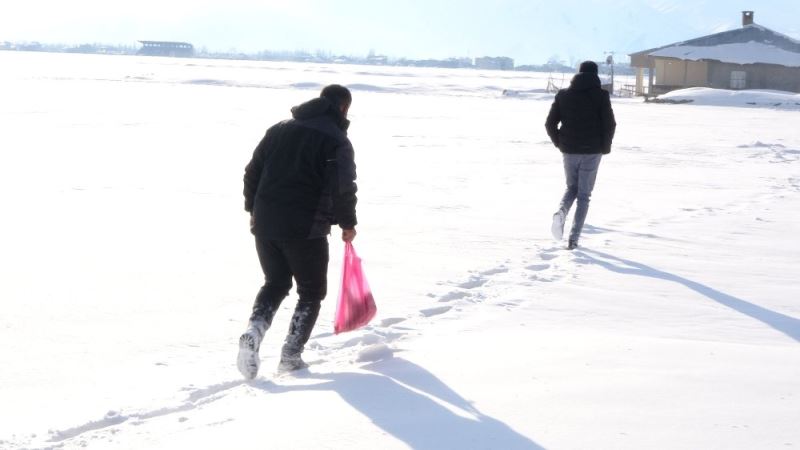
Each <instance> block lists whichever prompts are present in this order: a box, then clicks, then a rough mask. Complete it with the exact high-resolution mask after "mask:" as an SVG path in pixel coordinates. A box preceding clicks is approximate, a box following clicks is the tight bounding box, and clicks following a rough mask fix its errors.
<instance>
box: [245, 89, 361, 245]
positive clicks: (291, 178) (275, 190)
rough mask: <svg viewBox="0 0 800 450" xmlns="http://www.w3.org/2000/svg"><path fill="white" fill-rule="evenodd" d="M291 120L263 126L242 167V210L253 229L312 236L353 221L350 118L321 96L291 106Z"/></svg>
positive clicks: (273, 235)
mask: <svg viewBox="0 0 800 450" xmlns="http://www.w3.org/2000/svg"><path fill="white" fill-rule="evenodd" d="M292 116H293V118H292V119H289V120H286V121H283V122H280V123H277V124H275V125H274V126H272V127H271V128H270V129H269V130H267V133H266V135H265V136H264V138H263V139H262V140H261V142H260V143H259V144H258V147H256V149H255V151H254V152H253V158H252V160H250V163H249V164H247V167H246V168H245V172H244V199H245V200H244V209H245V210H246V211H248V212H250V213H251V214H252V215H253V219H254V226H253V229H252V231H253V234H255V235H257V236H259V237H262V238H265V239H312V238H318V237H323V236H327V235H328V234H330V231H331V225H332V224H336V223H338V224H339V225H340V226H341V227H342V228H343V229H351V228H353V227H355V225H356V223H357V222H356V190H357V188H356V183H355V179H356V165H355V162H354V160H353V146H352V144H351V143H350V140H349V139H348V138H347V127H348V126H349V124H350V122H349V121H347V119H345V118H344V116H343V115H342V113H341V112H340V111H339V110H338V109H337V108H336V107H335V106H334V105H333V104H331V102H330V101H328V100H327V99H325V98H315V99H313V100H311V101H308V102H306V103H303V104H302V105H299V106H295V107H294V108H292Z"/></svg>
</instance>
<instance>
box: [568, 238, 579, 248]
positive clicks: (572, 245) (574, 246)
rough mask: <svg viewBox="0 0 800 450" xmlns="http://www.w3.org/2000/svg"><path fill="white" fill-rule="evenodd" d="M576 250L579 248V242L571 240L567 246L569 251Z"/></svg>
mask: <svg viewBox="0 0 800 450" xmlns="http://www.w3.org/2000/svg"><path fill="white" fill-rule="evenodd" d="M576 248H578V241H573V240H570V241H569V243H568V244H567V250H575V249H576Z"/></svg>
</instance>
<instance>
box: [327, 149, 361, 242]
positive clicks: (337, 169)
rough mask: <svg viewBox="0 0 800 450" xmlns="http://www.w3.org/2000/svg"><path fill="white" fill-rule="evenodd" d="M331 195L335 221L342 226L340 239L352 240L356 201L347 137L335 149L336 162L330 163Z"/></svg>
mask: <svg viewBox="0 0 800 450" xmlns="http://www.w3.org/2000/svg"><path fill="white" fill-rule="evenodd" d="M331 168H332V170H333V173H332V174H331V177H330V179H331V184H332V185H331V196H332V197H333V215H334V218H335V219H336V223H338V224H339V226H340V227H341V228H342V240H345V241H352V240H353V238H355V235H356V231H355V227H356V224H357V223H358V220H357V219H356V203H357V202H358V198H357V197H356V192H357V191H358V187H357V186H356V163H355V159H354V151H353V146H352V144H350V141H349V140H348V139H345V140H344V141H343V142H342V144H341V145H340V146H339V147H338V148H337V149H336V162H335V164H332V165H331Z"/></svg>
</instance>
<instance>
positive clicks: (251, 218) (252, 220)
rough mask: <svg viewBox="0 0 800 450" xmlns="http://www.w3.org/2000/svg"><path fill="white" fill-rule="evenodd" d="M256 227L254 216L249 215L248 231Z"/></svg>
mask: <svg viewBox="0 0 800 450" xmlns="http://www.w3.org/2000/svg"><path fill="white" fill-rule="evenodd" d="M255 227H256V218H255V217H253V215H252V214H251V215H250V231H253V229H255Z"/></svg>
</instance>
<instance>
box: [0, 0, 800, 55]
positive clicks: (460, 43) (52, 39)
mask: <svg viewBox="0 0 800 450" xmlns="http://www.w3.org/2000/svg"><path fill="white" fill-rule="evenodd" d="M742 10H754V11H755V20H756V23H759V24H762V25H764V26H767V27H769V28H772V29H773V30H775V31H779V32H781V33H784V34H786V35H789V36H791V37H793V38H795V39H800V21H798V17H800V0H758V1H756V0H747V1H745V0H551V1H544V0H496V1H489V0H481V1H478V0H401V1H384V0H292V1H277V0H258V1H256V0H224V1H223V0H139V1H135V2H115V1H113V0H18V1H9V2H4V5H3V7H2V11H1V12H0V40H9V41H23V40H28V41H33V40H37V41H42V42H48V43H65V44H78V43H87V42H88V43H91V42H100V43H107V44H129V45H136V41H137V40H139V39H142V40H178V41H187V42H191V43H193V44H194V45H195V46H196V47H198V48H202V47H206V48H207V49H209V50H225V51H227V50H230V49H234V48H235V49H237V50H239V51H246V52H254V51H258V50H264V49H270V50H308V51H316V50H324V51H330V52H333V53H335V54H345V55H366V54H367V53H368V52H369V51H370V50H374V51H375V52H376V53H378V54H385V55H388V56H392V57H401V56H405V57H409V58H444V57H450V56H453V57H458V56H467V57H477V56H487V55H488V56H510V57H513V58H514V59H515V60H516V63H517V65H520V64H527V63H543V62H545V61H547V60H548V59H549V58H550V57H557V58H558V59H560V60H562V61H564V62H566V63H571V62H574V61H579V60H582V59H589V58H590V59H595V60H599V59H601V58H603V55H604V52H610V51H613V52H616V53H618V54H620V55H625V54H627V53H630V52H633V51H638V50H644V49H647V48H651V47H656V46H660V45H664V44H669V43H672V42H676V41H681V40H685V39H690V38H694V37H699V36H702V35H706V34H711V33H715V32H718V31H724V30H727V29H732V28H736V27H739V26H741V11H742ZM621 58H624V56H622V57H618V59H621Z"/></svg>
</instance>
